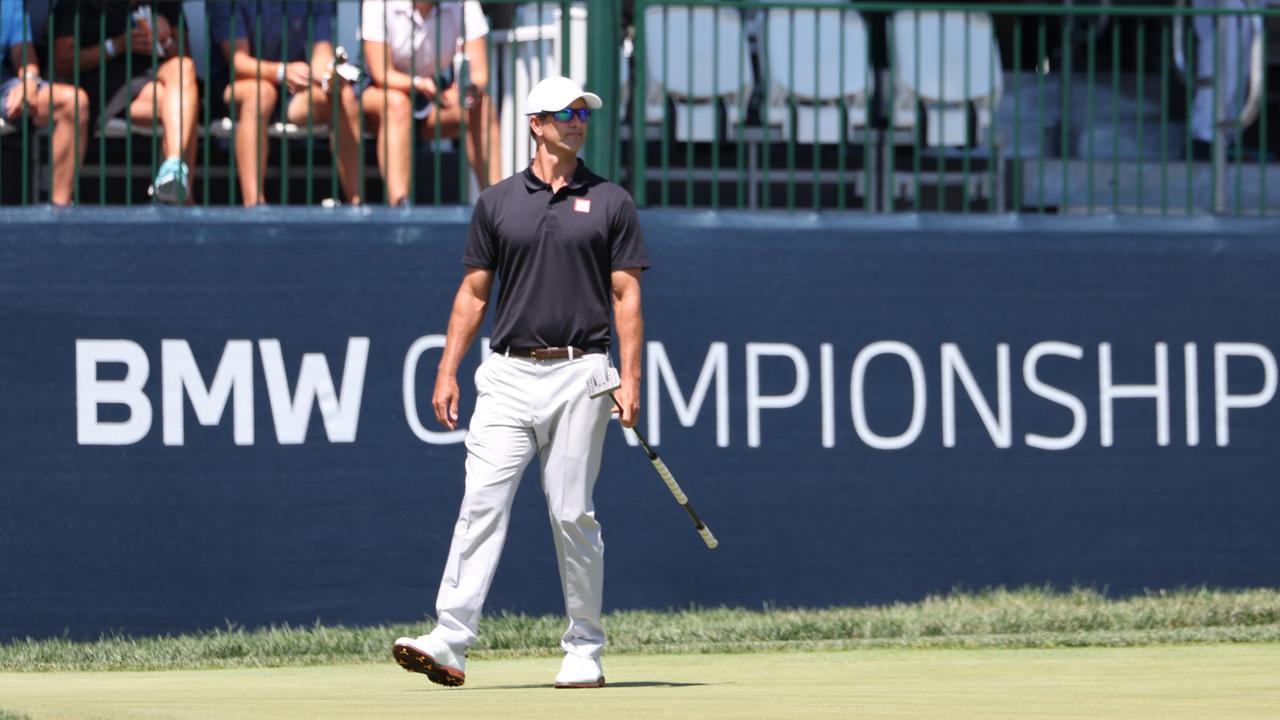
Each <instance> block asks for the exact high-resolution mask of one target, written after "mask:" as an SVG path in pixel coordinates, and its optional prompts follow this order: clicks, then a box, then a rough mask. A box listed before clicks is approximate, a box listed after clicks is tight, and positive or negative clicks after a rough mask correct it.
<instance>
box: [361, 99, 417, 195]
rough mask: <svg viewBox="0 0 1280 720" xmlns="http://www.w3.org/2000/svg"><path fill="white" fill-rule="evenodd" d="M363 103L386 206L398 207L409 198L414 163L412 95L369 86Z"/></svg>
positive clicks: (362, 100)
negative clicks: (385, 187) (384, 190)
mask: <svg viewBox="0 0 1280 720" xmlns="http://www.w3.org/2000/svg"><path fill="white" fill-rule="evenodd" d="M360 102H361V105H363V106H364V112H365V116H366V117H367V118H368V119H369V122H368V127H369V128H371V129H374V132H375V135H374V137H375V143H376V145H377V147H378V168H379V169H381V170H382V179H383V181H385V182H386V185H387V191H386V195H387V204H388V205H397V204H399V203H400V201H401V200H404V199H406V198H407V197H408V196H409V169H410V166H411V163H412V162H413V152H412V147H413V112H412V110H413V109H412V107H411V106H410V105H409V96H408V95H407V94H405V93H403V92H401V91H399V90H383V89H382V88H378V87H368V88H365V91H364V92H363V93H361V95H360ZM384 114H385V116H386V117H385V118H384V117H383V116H384Z"/></svg>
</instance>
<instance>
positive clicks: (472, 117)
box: [418, 86, 502, 190]
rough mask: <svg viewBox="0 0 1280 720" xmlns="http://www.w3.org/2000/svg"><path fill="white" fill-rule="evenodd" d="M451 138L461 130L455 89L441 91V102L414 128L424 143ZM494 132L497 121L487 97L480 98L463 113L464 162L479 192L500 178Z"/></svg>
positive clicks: (500, 156)
mask: <svg viewBox="0 0 1280 720" xmlns="http://www.w3.org/2000/svg"><path fill="white" fill-rule="evenodd" d="M437 125H438V126H439V128H440V130H439V133H440V137H442V138H455V137H457V136H458V132H459V130H460V129H461V127H462V105H461V104H460V102H459V99H458V90H457V88H456V86H455V87H450V88H448V89H447V90H445V92H444V101H443V102H441V103H437V104H436V105H435V107H434V108H433V109H432V111H431V114H430V115H428V116H427V118H426V119H425V120H423V122H422V124H421V125H419V126H418V131H419V134H420V135H421V137H422V138H423V139H424V140H425V139H428V138H434V137H435V136H436V126H437ZM500 143H501V140H500V136H499V132H498V119H497V115H496V113H495V111H494V107H493V103H492V101H490V100H489V96H488V95H481V96H480V97H479V98H478V99H477V100H476V101H475V103H474V104H473V105H472V107H471V108H470V110H469V111H468V112H467V162H468V163H469V164H470V165H471V170H472V172H474V173H475V176H476V183H477V184H478V185H479V186H480V189H482V190H483V189H484V188H487V187H489V186H490V185H492V184H494V183H496V182H498V181H499V180H501V179H502V177H501V176H502V150H501V147H500Z"/></svg>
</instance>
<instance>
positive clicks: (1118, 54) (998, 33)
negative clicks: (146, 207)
mask: <svg viewBox="0 0 1280 720" xmlns="http://www.w3.org/2000/svg"><path fill="white" fill-rule="evenodd" d="M23 2H24V16H25V17H26V18H27V22H29V23H30V27H31V30H32V35H33V38H34V45H35V48H36V50H37V52H38V53H39V55H40V58H41V61H42V67H46V68H47V67H50V64H49V62H48V61H49V60H50V57H49V55H50V51H49V48H50V47H53V46H54V44H55V43H54V35H55V32H54V27H53V23H52V22H50V21H49V16H50V15H51V10H50V6H52V7H53V8H54V9H55V10H56V8H57V2H56V0H54V1H53V2H48V1H46V0H23ZM219 2H221V0H185V2H182V3H181V20H180V25H181V27H180V29H179V30H180V33H179V34H180V38H179V41H178V42H179V45H180V50H181V54H184V55H186V56H187V57H189V58H191V59H192V60H193V61H194V64H195V68H196V72H197V75H198V76H199V79H200V85H199V92H200V98H199V104H200V110H199V116H198V122H197V124H196V127H197V130H196V133H197V136H198V137H197V141H196V144H197V160H196V163H195V167H194V168H193V174H194V177H195V181H194V184H193V187H192V188H191V194H192V199H193V200H194V202H195V204H198V205H209V206H217V205H227V204H238V203H239V202H240V201H241V200H242V199H243V197H242V191H241V190H240V189H239V188H238V187H237V178H238V177H239V176H241V175H243V174H244V173H245V172H246V168H244V167H238V166H237V163H236V159H235V158H234V157H233V156H234V155H235V153H234V147H235V140H234V134H235V129H236V119H235V118H233V117H231V116H230V114H229V113H228V112H227V110H226V108H225V107H220V106H219V105H220V103H219V102H218V101H219V100H220V98H219V97H217V93H218V92H220V90H219V89H218V88H217V87H215V86H217V83H216V82H215V81H214V80H213V79H211V78H212V75H211V74H216V70H215V67H216V66H217V65H218V64H219V63H220V62H222V59H221V58H220V57H219V56H220V54H221V49H220V47H219V43H218V42H217V41H216V39H215V38H214V32H213V31H212V30H211V24H212V23H211V22H210V18H211V17H212V15H211V13H213V12H214V9H215V7H216V5H217V4H218V3H219ZM142 5H144V6H145V5H146V3H142ZM482 5H483V7H484V10H485V12H486V14H487V21H488V23H489V25H490V29H489V32H488V34H487V36H486V37H487V41H486V47H487V58H486V60H487V65H488V67H489V68H491V69H492V72H491V73H490V75H491V77H490V79H489V86H490V87H489V90H490V91H491V93H492V96H493V98H494V104H495V109H496V113H495V119H496V122H497V123H498V126H499V127H498V133H499V135H500V137H501V148H502V149H501V173H502V175H504V176H505V175H508V174H511V173H512V172H515V171H517V170H519V169H520V168H521V167H523V165H524V162H525V159H526V158H527V156H528V153H529V143H528V137H527V132H525V131H524V129H523V123H522V113H521V106H522V104H523V101H524V94H525V93H526V92H527V89H528V88H529V87H531V86H532V84H533V83H534V82H536V81H537V80H538V79H540V78H541V77H543V76H545V75H547V74H550V73H562V74H568V75H570V76H572V77H574V78H575V79H576V80H578V81H579V82H582V83H584V84H586V85H588V86H591V87H595V88H598V89H603V90H604V94H606V95H607V96H609V97H610V98H611V99H613V100H614V101H615V102H613V103H611V105H610V106H609V107H607V108H605V109H603V110H602V111H601V112H599V113H597V117H596V118H595V119H594V120H593V124H592V127H593V129H594V132H593V134H592V138H591V145H590V147H589V149H588V152H587V157H586V159H587V160H588V162H589V163H590V164H591V165H592V166H593V167H595V168H599V169H601V170H602V171H603V172H604V173H605V174H606V175H609V176H611V177H614V178H616V179H619V180H620V181H622V182H623V184H624V185H626V186H627V187H628V188H629V189H630V190H631V191H632V193H633V195H634V196H635V197H636V199H637V201H638V202H639V203H640V204H641V205H643V206H657V207H665V206H673V207H705V208H765V209H768V208H789V209H823V210H833V209H834V210H852V211H860V212H902V211H926V210H927V211H948V212H995V213H999V212H1008V211H1014V212H1033V213H1063V214H1070V213H1084V214H1092V213H1135V214H1147V213H1154V214H1201V213H1219V214H1228V215H1258V214H1265V213H1266V212H1267V209H1268V207H1280V202H1278V200H1280V163H1278V162H1277V152H1276V149H1275V146H1276V144H1277V143H1276V141H1277V138H1280V133H1278V132H1277V130H1278V128H1277V123H1278V122H1280V108H1277V98H1280V92H1277V91H1276V85H1277V78H1280V73H1277V72H1276V69H1277V65H1278V64H1280V47H1277V43H1275V42H1269V38H1273V37H1275V36H1276V30H1277V29H1278V28H1280V8H1277V7H1276V6H1275V4H1274V3H1272V4H1269V5H1268V4H1264V3H1252V4H1251V5H1249V6H1248V9H1247V12H1246V11H1244V10H1239V9H1232V7H1234V6H1233V5H1231V4H1230V3H1228V4H1226V5H1223V6H1222V7H1202V5H1203V4H1202V3H1187V2H1179V3H1174V4H1172V5H1171V4H1169V3H1150V2H1127V3H1126V2H1115V1H1101V2H1088V3H1086V2H1068V3H1063V4H1034V3H1021V4H1018V3H1004V4H998V5H996V4H990V3H969V4H965V3H942V4H940V3H930V4H912V3H884V2H881V3H876V2H840V1H838V0H823V1H816V2H815V1H813V0H810V1H808V2H806V1H803V0H801V1H794V0H767V1H765V0H761V1H756V0H748V1H740V2H710V1H701V2H684V3H668V2H648V1H645V0H637V1H636V2H634V3H631V2H627V3H624V2H620V1H618V2H592V3H585V2H568V1H559V0H543V1H542V2H528V1H511V0H486V1H485V2H484V3H482ZM309 13H310V17H309V19H308V22H309V23H311V24H312V27H314V23H315V22H316V21H317V19H320V20H323V21H324V22H326V23H332V26H333V28H334V40H333V45H335V46H337V47H340V48H343V49H345V50H346V52H347V53H349V55H350V60H349V63H350V65H351V66H352V67H354V68H359V69H360V71H361V72H362V73H363V75H364V76H366V77H367V75H368V70H369V67H368V65H369V63H368V60H369V59H368V58H366V57H364V55H363V53H362V42H361V40H360V36H359V28H360V26H361V24H362V23H366V22H368V21H369V19H368V18H365V17H364V15H365V9H364V7H363V4H362V3H361V2H360V0H334V1H333V2H328V1H323V2H314V3H311V5H310V10H309ZM77 14H78V12H77ZM76 20H77V22H76V27H77V30H76V32H78V33H79V35H78V37H81V38H82V40H83V39H84V38H90V39H92V35H93V34H94V33H95V32H99V31H100V28H95V27H88V25H89V24H90V23H88V22H87V21H86V23H85V26H84V27H81V26H80V23H79V22H78V21H79V18H78V17H77V18H76ZM104 27H105V26H104ZM103 32H104V31H103ZM1219 38H1220V39H1221V42H1218V43H1217V46H1218V48H1219V50H1220V51H1219V52H1216V53H1213V52H1210V51H1211V50H1212V48H1213V46H1214V43H1213V41H1214V40H1215V39H1219ZM104 39H105V38H104ZM87 42H88V41H85V42H82V43H81V44H82V45H86V43H87ZM86 46H87V45H86ZM175 52H176V51H175ZM1208 55H1212V57H1211V58H1210V59H1209V60H1207V61H1206V60H1204V59H1203V58H1204V57H1207V56H1208ZM138 57H139V58H142V59H144V60H145V58H144V57H143V56H138ZM156 59H157V60H159V59H161V58H156ZM1197 63H1200V64H1199V65H1198V64H1197ZM1205 63H1207V65H1206V64H1205ZM444 65H449V66H451V67H452V68H453V69H454V70H455V71H460V70H461V68H462V63H461V58H460V57H459V58H458V59H457V60H456V61H455V62H453V63H444ZM76 67H77V68H78V67H79V65H78V64H77V65H76ZM1197 67H1199V68H1201V69H1202V70H1201V71H1200V72H1197V71H1196V68H1197ZM1205 67H1211V68H1214V69H1217V72H1211V73H1205V72H1204V71H1203V68H1205ZM57 79H58V80H60V81H64V82H72V83H75V82H78V83H79V84H81V85H82V86H86V87H88V85H89V84H91V83H94V82H97V81H98V80H99V78H97V77H96V73H95V72H94V71H92V70H86V71H84V72H83V73H81V72H77V73H75V76H74V77H61V76H59V77H58V78H57ZM438 79H439V80H441V82H448V80H446V79H444V78H438ZM357 85H358V84H357ZM1202 91H1203V93H1204V95H1205V97H1207V98H1208V100H1203V99H1202V98H1199V97H1197V93H1200V92H1202ZM1197 103H1200V104H1201V105H1205V103H1207V105H1205V106H1206V107H1208V108H1209V110H1213V109H1214V108H1215V107H1216V111H1217V118H1216V120H1214V119H1209V120H1207V121H1205V122H1207V123H1208V125H1209V126H1211V127H1212V128H1216V131H1213V132H1212V135H1211V136H1210V137H1207V138H1205V137H1199V136H1196V134H1195V133H1193V132H1192V131H1191V127H1192V122H1191V121H1192V116H1193V114H1194V112H1195V111H1196V108H1197ZM1215 104H1216V105H1215ZM335 107H336V105H335ZM1202 109H1203V108H1202ZM127 114H128V113H118V114H117V115H116V116H114V117H110V118H108V119H107V120H106V121H104V122H102V123H95V127H94V128H92V129H91V137H90V139H89V140H88V143H87V144H88V147H87V148H86V158H85V161H84V164H83V166H82V167H81V169H80V173H79V181H78V183H77V184H76V188H75V190H76V198H77V202H78V203H79V204H83V205H95V204H107V205H116V204H125V205H128V204H137V203H147V202H151V201H152V199H151V198H150V197H148V195H147V186H148V183H149V182H150V181H151V179H152V178H153V177H154V176H155V174H156V170H157V168H158V166H159V164H160V163H161V161H162V160H163V157H160V155H162V153H161V151H160V150H159V149H158V145H159V142H158V138H157V136H158V135H159V133H160V130H159V129H157V128H155V127H151V126H147V125H143V124H136V123H132V122H130V121H129V120H128V118H127V117H126V115H127ZM313 114H314V113H313ZM96 115H97V113H95V116H96ZM360 121H361V122H360V126H361V127H360V128H359V134H360V137H362V138H363V140H362V141H361V143H360V153H359V162H358V164H359V171H358V172H356V173H355V175H356V178H357V179H354V180H353V182H357V183H359V188H360V189H361V190H362V192H361V193H360V197H361V198H363V201H364V202H368V203H372V204H378V203H385V202H386V201H387V193H386V192H385V190H384V188H383V180H382V175H381V173H380V172H379V168H378V165H377V163H376V162H375V157H376V156H377V155H378V153H379V148H378V147H377V140H376V138H375V136H374V134H373V133H372V132H371V131H370V128H368V127H365V118H364V115H363V114H361V117H360ZM265 138H266V140H265V141H266V142H267V143H268V144H269V145H270V149H269V152H268V154H267V157H268V158H269V161H268V163H267V167H265V168H264V175H265V178H266V179H265V198H266V200H267V202H269V203H271V204H289V205H319V204H322V203H325V202H329V201H332V200H341V199H343V196H344V195H347V194H349V193H344V192H343V189H342V188H341V187H340V185H339V182H338V168H337V165H338V163H337V158H336V157H335V153H333V152H331V147H330V145H331V136H330V132H329V127H328V125H327V124H326V123H324V122H318V121H315V120H314V118H312V119H309V120H305V121H301V122H290V121H288V120H286V119H283V118H280V117H277V118H274V119H272V120H271V121H270V122H269V125H268V127H267V130H266V132H265ZM465 145H466V143H462V142H459V141H458V140H456V139H448V138H444V137H419V138H417V139H416V141H415V143H414V147H413V148H412V150H411V151H410V152H411V153H412V157H413V162H412V166H411V173H412V182H411V185H412V195H413V197H412V202H413V204H416V205H441V204H444V205H449V204H466V203H469V202H471V201H473V200H474V197H475V194H476V192H477V191H478V189H479V187H480V185H479V184H478V183H477V181H476V179H475V176H474V173H472V172H468V171H467V170H466V168H467V167H468V157H467V152H468V151H467V149H466V147H464V146H465ZM51 153H52V140H51V136H50V134H49V132H48V131H47V129H41V128H37V127H35V126H34V125H33V124H32V123H31V121H30V120H29V118H27V117H26V116H23V117H17V118H8V119H4V120H0V166H2V167H3V173H2V174H0V197H2V199H3V202H4V203H5V204H8V205H30V204H40V203H45V202H48V201H49V198H50V195H49V193H50V187H49V186H50V173H49V165H50V157H51Z"/></svg>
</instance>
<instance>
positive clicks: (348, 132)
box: [329, 83, 364, 205]
mask: <svg viewBox="0 0 1280 720" xmlns="http://www.w3.org/2000/svg"><path fill="white" fill-rule="evenodd" d="M338 87H339V88H341V94H340V95H339V96H338V120H337V122H334V123H332V124H331V125H330V126H329V127H330V128H332V129H331V130H330V132H331V133H333V135H334V137H333V138H331V140H330V142H332V143H333V147H336V148H337V149H338V180H339V181H340V182H341V183H342V189H343V191H344V192H345V193H346V195H347V200H348V201H349V202H350V203H351V204H352V205H359V204H360V203H362V202H364V198H362V197H360V173H363V172H364V168H363V167H361V166H360V143H361V141H362V138H361V137H360V98H358V97H356V91H355V88H353V87H351V86H350V85H348V84H346V83H341V84H340V85H339V86H338Z"/></svg>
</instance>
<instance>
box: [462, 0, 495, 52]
mask: <svg viewBox="0 0 1280 720" xmlns="http://www.w3.org/2000/svg"><path fill="white" fill-rule="evenodd" d="M462 12H463V21H464V23H465V24H466V35H465V36H464V37H463V38H462V39H463V40H464V41H466V42H470V41H472V40H475V39H477V38H482V37H484V36H485V35H488V34H489V21H488V19H486V18H485V16H484V10H483V9H482V8H481V7H480V3H478V2H475V0H467V2H465V3H463V5H462Z"/></svg>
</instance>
